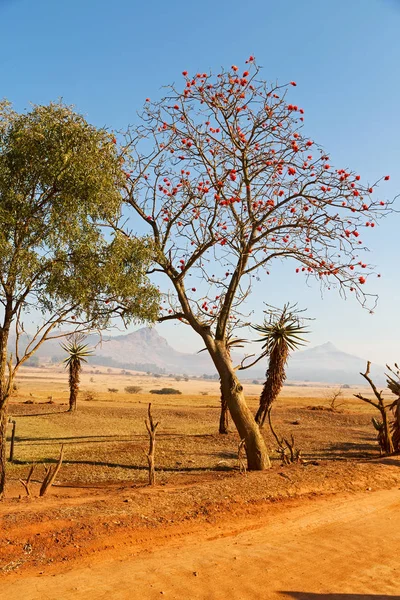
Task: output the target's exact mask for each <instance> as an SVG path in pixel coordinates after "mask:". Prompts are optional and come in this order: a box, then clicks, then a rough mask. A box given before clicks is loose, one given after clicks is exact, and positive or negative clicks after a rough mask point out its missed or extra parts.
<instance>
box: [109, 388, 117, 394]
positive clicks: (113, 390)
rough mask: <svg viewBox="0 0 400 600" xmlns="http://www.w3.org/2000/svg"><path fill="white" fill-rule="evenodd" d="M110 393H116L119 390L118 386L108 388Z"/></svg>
mask: <svg viewBox="0 0 400 600" xmlns="http://www.w3.org/2000/svg"><path fill="white" fill-rule="evenodd" d="M107 389H108V391H109V392H110V394H116V393H117V392H118V388H107Z"/></svg>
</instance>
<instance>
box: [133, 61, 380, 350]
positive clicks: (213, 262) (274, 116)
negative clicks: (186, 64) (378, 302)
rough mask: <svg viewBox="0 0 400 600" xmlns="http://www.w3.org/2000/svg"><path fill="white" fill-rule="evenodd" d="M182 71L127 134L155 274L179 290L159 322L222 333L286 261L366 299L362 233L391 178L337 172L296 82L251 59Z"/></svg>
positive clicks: (375, 217)
mask: <svg viewBox="0 0 400 600" xmlns="http://www.w3.org/2000/svg"><path fill="white" fill-rule="evenodd" d="M182 75H183V83H180V84H179V85H172V86H169V87H168V88H167V90H168V91H167V95H166V97H165V98H163V99H162V100H161V101H160V102H151V101H150V99H147V100H146V104H145V108H144V110H143V113H142V114H141V123H140V125H139V126H138V127H131V128H130V129H129V130H128V132H127V136H126V164H127V165H128V166H127V169H130V170H128V171H127V173H126V177H127V183H126V191H127V201H128V203H129V204H130V205H131V206H132V207H133V208H134V209H135V211H136V212H137V213H138V214H139V215H140V216H141V217H142V218H143V219H144V220H146V221H147V222H148V224H149V226H150V228H151V230H152V235H153V237H154V240H155V242H156V247H157V251H158V255H157V267H156V269H155V270H158V271H161V272H163V273H165V274H166V275H167V276H168V277H169V278H170V281H172V283H173V287H174V290H175V294H174V296H173V297H171V298H170V303H169V308H168V307H167V308H165V307H164V308H163V311H164V312H163V313H162V317H161V318H162V319H167V318H180V319H182V320H184V321H186V322H190V323H191V324H192V325H193V326H195V324H196V326H195V329H196V328H197V325H198V324H201V326H206V327H208V329H209V330H210V331H212V332H213V335H215V337H216V339H222V338H223V337H224V336H225V335H226V332H227V329H229V322H235V323H237V322H240V309H239V306H240V304H241V303H242V302H243V301H244V300H245V298H246V297H247V295H248V293H249V291H250V287H251V277H252V276H253V275H255V274H259V273H260V271H261V270H265V271H267V272H268V270H269V269H270V266H271V263H272V262H273V261H274V259H276V258H281V259H282V258H291V259H292V260H294V261H295V262H297V265H295V266H294V269H295V271H296V272H297V273H304V274H305V275H306V276H307V277H309V276H314V277H316V278H317V279H318V280H319V281H320V282H321V284H322V285H327V286H328V287H332V286H336V287H338V288H339V289H340V291H341V293H342V294H346V291H350V292H353V293H354V294H355V295H356V297H357V299H358V300H359V301H360V302H361V303H362V304H363V305H367V300H368V295H367V294H365V293H364V291H363V286H364V284H365V283H366V281H367V279H368V277H369V276H370V274H371V273H372V272H373V271H372V268H371V267H370V266H369V265H367V264H366V263H365V262H364V260H363V258H362V257H361V255H360V252H361V251H365V250H367V248H366V247H365V246H364V244H363V242H362V233H363V231H364V230H365V228H371V229H373V228H374V227H375V225H376V223H377V220H378V219H379V218H380V217H382V216H384V215H386V214H388V213H389V212H390V211H391V203H387V202H385V201H383V200H382V199H381V198H380V197H379V193H378V186H379V184H380V183H381V181H382V180H388V179H389V176H388V175H386V176H384V177H382V178H381V179H380V180H378V181H375V182H372V183H371V182H367V183H363V182H362V181H361V177H360V175H358V174H357V173H355V172H354V171H351V170H350V169H347V168H335V167H334V166H333V165H332V161H331V159H330V157H329V154H327V152H326V151H325V150H324V149H322V148H321V147H320V146H318V145H317V143H316V142H314V141H313V140H312V139H310V138H309V137H307V135H306V134H305V133H304V132H303V120H304V110H303V109H302V108H300V107H299V106H297V105H296V104H292V103H290V102H289V100H288V97H289V89H290V88H291V87H292V86H293V87H294V86H296V83H295V82H294V81H292V82H290V83H289V84H286V85H278V84H269V83H267V82H265V81H263V80H262V79H260V77H259V75H260V68H259V67H258V66H257V65H256V62H255V60H254V57H252V56H250V58H249V59H248V60H247V61H246V66H245V69H243V70H242V69H239V68H238V67H237V66H236V65H232V67H231V68H230V69H228V70H223V71H221V73H219V74H218V75H217V76H213V75H211V74H208V73H196V74H194V75H191V76H190V75H189V74H188V72H187V71H183V73H182ZM189 275H190V276H191V278H190V283H188V281H189V280H188V276H189ZM378 276H379V275H378ZM196 278H199V279H200V281H201V285H200V288H201V294H200V293H199V292H197V287H196ZM373 298H374V297H373Z"/></svg>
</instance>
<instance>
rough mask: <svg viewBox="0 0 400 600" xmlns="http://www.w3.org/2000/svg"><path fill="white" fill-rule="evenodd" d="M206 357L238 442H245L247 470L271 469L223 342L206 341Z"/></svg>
mask: <svg viewBox="0 0 400 600" xmlns="http://www.w3.org/2000/svg"><path fill="white" fill-rule="evenodd" d="M206 343H207V347H208V348H209V351H210V355H211V357H212V359H213V361H214V364H215V367H216V369H217V371H218V373H219V376H220V379H221V387H222V391H223V394H224V398H225V399H226V402H227V405H228V408H229V412H230V414H231V417H232V420H233V422H234V423H235V426H236V428H237V430H238V433H239V436H240V439H241V440H243V439H244V441H245V446H246V456H247V468H248V470H249V471H264V470H265V469H268V468H269V467H270V466H271V463H270V460H269V456H268V452H267V447H266V445H265V441H264V438H263V437H262V435H261V432H260V429H259V427H258V425H257V423H256V422H255V420H254V417H253V414H252V412H251V410H250V409H249V407H248V406H247V404H246V399H245V395H244V392H243V386H242V385H241V383H240V381H239V379H238V378H237V376H236V373H235V370H234V368H233V365H232V360H231V358H230V356H229V352H227V351H226V349H225V347H224V346H225V343H224V341H212V342H211V340H206Z"/></svg>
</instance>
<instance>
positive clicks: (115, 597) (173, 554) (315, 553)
mask: <svg viewBox="0 0 400 600" xmlns="http://www.w3.org/2000/svg"><path fill="white" fill-rule="evenodd" d="M274 512H275V511H273V513H271V515H268V514H267V513H266V512H265V511H264V512H262V513H260V516H259V519H255V518H254V516H253V517H252V519H251V520H249V519H244V520H239V521H234V520H232V522H231V524H230V525H229V524H228V523H223V524H222V525H216V526H215V531H214V532H212V531H210V529H208V528H205V529H204V532H203V533H202V534H199V532H198V529H197V531H196V532H195V533H192V534H190V532H189V534H188V535H187V536H185V537H183V538H180V539H179V540H177V541H176V542H175V543H173V544H172V545H171V544H169V545H168V546H163V547H160V548H155V549H154V551H152V552H142V553H139V554H136V555H134V553H133V552H132V550H129V549H126V548H125V549H122V550H121V554H120V555H119V556H118V558H117V559H116V558H115V556H113V558H112V559H111V558H110V556H108V557H107V555H106V554H102V555H98V556H96V557H95V559H90V561H89V560H87V559H86V560H85V561H84V562H82V563H81V564H80V566H79V567H77V566H76V564H75V566H74V567H73V568H72V570H69V571H64V572H57V571H56V570H55V568H54V567H50V568H48V569H47V568H46V570H45V571H44V572H43V573H42V574H39V573H38V574H37V576H26V575H24V574H23V573H21V575H20V576H19V577H15V576H13V577H11V578H10V579H8V578H5V579H3V580H2V582H1V588H0V589H1V593H0V597H1V598H2V599H3V598H4V600H6V599H7V600H22V599H23V600H39V599H40V600H61V599H62V600H77V599H85V600H106V599H107V600H128V599H129V600H132V599H133V600H136V599H138V600H139V599H140V600H155V599H156V598H167V599H171V600H172V599H173V600H200V599H201V600H256V599H260V600H261V599H262V600H278V599H279V600H290V599H292V600H400V561H399V556H400V490H399V489H398V488H396V489H392V490H383V491H377V492H364V493H357V494H352V495H346V496H340V497H338V496H337V497H330V498H319V499H317V500H310V499H306V498H305V499H303V500H302V501H301V502H299V503H297V504H296V505H295V506H291V507H286V509H285V510H282V511H280V512H278V514H274ZM210 533H211V535H210Z"/></svg>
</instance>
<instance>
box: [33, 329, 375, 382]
mask: <svg viewBox="0 0 400 600" xmlns="http://www.w3.org/2000/svg"><path fill="white" fill-rule="evenodd" d="M87 343H88V344H89V345H91V346H95V356H94V357H93V358H92V359H90V362H91V363H92V364H98V365H104V366H109V367H118V368H124V369H131V370H138V371H151V372H158V373H167V374H169V373H173V374H179V375H181V374H186V375H203V374H207V375H215V374H216V371H215V367H214V366H213V364H212V362H211V359H210V358H209V356H208V354H207V353H206V352H202V353H200V354H189V353H184V352H178V350H175V349H174V348H172V346H170V345H169V343H168V342H167V340H166V339H165V338H163V337H161V336H160V335H159V333H158V332H157V330H156V329H155V328H149V327H143V328H142V329H139V330H137V331H134V332H133V333H128V334H125V335H117V336H104V337H103V340H102V343H101V344H100V343H99V337H98V336H97V335H90V336H88V338H87ZM37 355H38V356H39V357H40V358H41V359H42V360H43V359H47V360H49V359H52V358H53V360H55V361H57V362H58V361H60V360H61V359H62V357H63V352H62V350H61V348H60V341H59V340H49V341H47V342H45V343H44V344H43V346H41V348H40V349H39V350H38V353H37ZM233 358H234V362H235V364H238V363H239V362H240V359H241V358H242V357H241V356H239V355H238V354H237V355H236V356H234V357H233ZM266 366H267V365H266V362H264V361H261V362H260V363H258V364H257V365H256V366H254V367H253V368H251V369H248V370H246V371H243V372H242V373H241V374H240V375H241V378H242V379H264V377H265V370H266ZM365 367H366V360H365V359H363V358H359V357H357V356H353V355H352V354H348V353H346V352H342V351H341V350H339V349H338V348H336V347H335V346H334V345H333V344H332V343H331V342H327V343H326V344H322V345H320V346H315V347H314V348H308V349H307V350H302V351H298V352H295V353H294V354H292V355H291V356H290V358H289V363H288V369H287V376H288V377H287V378H288V380H289V381H299V382H300V381H310V382H311V381H312V382H324V383H337V384H346V383H347V384H349V385H350V384H355V383H358V384H361V383H363V382H364V380H363V379H362V377H361V375H360V371H361V372H364V371H365ZM383 373H384V368H383V367H381V366H379V365H373V366H372V369H371V374H372V377H373V379H374V380H375V381H376V383H377V384H378V385H382V384H384V382H385V380H384V377H383Z"/></svg>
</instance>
